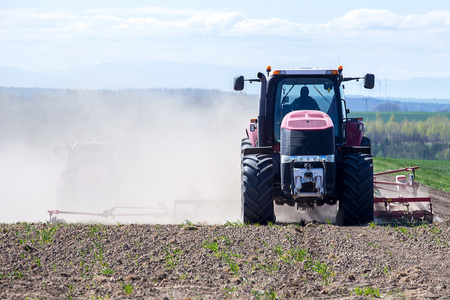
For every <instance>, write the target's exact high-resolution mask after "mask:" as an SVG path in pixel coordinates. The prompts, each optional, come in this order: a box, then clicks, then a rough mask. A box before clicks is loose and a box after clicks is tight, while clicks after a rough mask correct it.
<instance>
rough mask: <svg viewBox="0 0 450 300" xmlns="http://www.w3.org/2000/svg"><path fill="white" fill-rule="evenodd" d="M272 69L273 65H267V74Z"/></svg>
mask: <svg viewBox="0 0 450 300" xmlns="http://www.w3.org/2000/svg"><path fill="white" fill-rule="evenodd" d="M270 71H272V67H271V66H267V69H266V72H267V76H269V74H270Z"/></svg>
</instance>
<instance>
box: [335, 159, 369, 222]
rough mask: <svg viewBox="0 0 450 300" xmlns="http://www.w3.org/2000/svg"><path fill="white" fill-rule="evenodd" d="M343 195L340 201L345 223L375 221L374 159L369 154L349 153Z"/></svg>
mask: <svg viewBox="0 0 450 300" xmlns="http://www.w3.org/2000/svg"><path fill="white" fill-rule="evenodd" d="M342 171H343V197H341V201H340V203H339V210H340V213H341V214H342V223H343V225H350V226H351V225H358V224H366V223H369V222H371V221H373V159H372V156H371V155H369V154H361V153H348V154H346V155H345V156H344V161H343V170H342Z"/></svg>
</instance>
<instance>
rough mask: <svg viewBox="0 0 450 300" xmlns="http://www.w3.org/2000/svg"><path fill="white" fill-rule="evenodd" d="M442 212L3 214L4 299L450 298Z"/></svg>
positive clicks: (449, 210)
mask: <svg viewBox="0 0 450 300" xmlns="http://www.w3.org/2000/svg"><path fill="white" fill-rule="evenodd" d="M429 192H430V195H431V197H432V200H433V209H434V212H435V213H436V214H437V215H438V217H439V218H440V220H442V221H441V222H436V223H434V224H430V225H426V224H425V225H417V226H409V227H404V226H392V225H391V226H380V225H375V224H370V225H368V226H362V227H338V226H334V225H329V224H316V223H308V224H306V226H300V225H293V224H290V225H282V224H275V225H269V226H243V225H242V224H240V223H239V222H235V223H228V224H226V225H221V226H206V225H200V224H189V223H188V224H183V225H135V224H130V225H120V224H118V225H101V224H59V225H55V226H53V225H49V224H44V223H37V224H29V223H28V224H27V223H17V224H0V253H1V254H0V299H64V298H68V299H225V298H230V299H317V298H321V299H331V298H339V299H360V298H362V299H364V298H368V299H371V298H377V297H382V298H384V299H448V298H449V297H450V287H449V285H450V268H449V261H450V205H449V204H450V203H449V202H450V193H443V192H439V191H433V190H429Z"/></svg>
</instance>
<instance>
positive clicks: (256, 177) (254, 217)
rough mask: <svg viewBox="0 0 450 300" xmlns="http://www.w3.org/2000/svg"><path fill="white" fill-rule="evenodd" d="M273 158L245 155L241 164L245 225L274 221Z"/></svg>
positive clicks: (261, 155) (264, 155) (242, 209)
mask: <svg viewBox="0 0 450 300" xmlns="http://www.w3.org/2000/svg"><path fill="white" fill-rule="evenodd" d="M272 169H273V167H272V156H271V155H267V154H249V155H244V156H243V158H242V164H241V177H242V178H241V192H242V195H241V205H242V208H241V213H242V219H243V221H244V222H245V223H259V224H266V223H267V222H273V221H274V206H273V172H272Z"/></svg>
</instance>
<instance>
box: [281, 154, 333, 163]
mask: <svg viewBox="0 0 450 300" xmlns="http://www.w3.org/2000/svg"><path fill="white" fill-rule="evenodd" d="M292 161H293V162H334V154H330V155H281V162H282V163H289V162H292Z"/></svg>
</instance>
